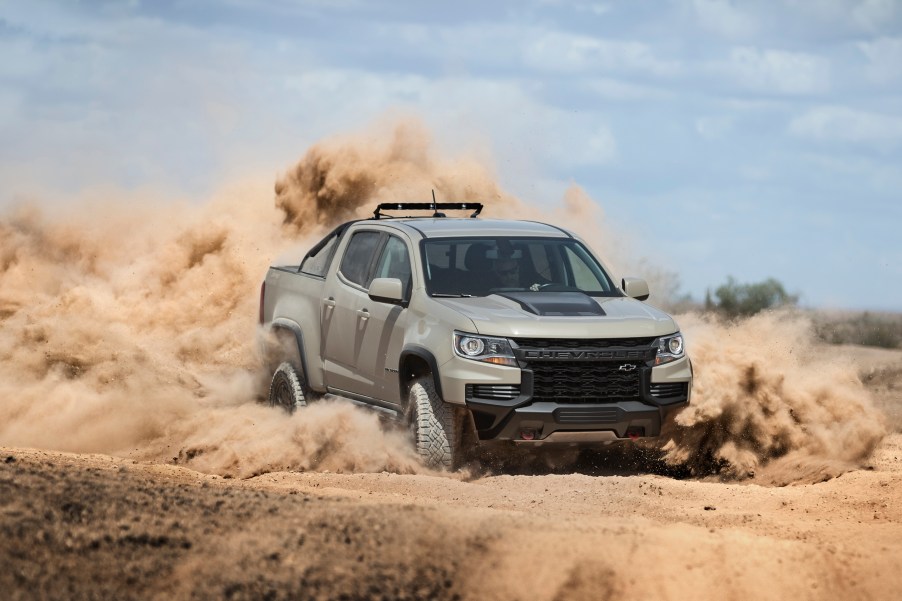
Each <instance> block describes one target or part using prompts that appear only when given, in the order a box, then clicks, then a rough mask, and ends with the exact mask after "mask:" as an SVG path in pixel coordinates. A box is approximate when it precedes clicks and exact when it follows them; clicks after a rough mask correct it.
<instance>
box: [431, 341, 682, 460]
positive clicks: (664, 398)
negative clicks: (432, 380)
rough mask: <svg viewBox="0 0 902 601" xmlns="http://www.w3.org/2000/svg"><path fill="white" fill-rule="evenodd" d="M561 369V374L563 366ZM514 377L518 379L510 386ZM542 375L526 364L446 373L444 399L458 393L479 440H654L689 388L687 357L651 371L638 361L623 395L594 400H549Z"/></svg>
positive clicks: (465, 362) (577, 441)
mask: <svg viewBox="0 0 902 601" xmlns="http://www.w3.org/2000/svg"><path fill="white" fill-rule="evenodd" d="M460 361H464V365H462V366H461V367H462V368H469V367H470V366H468V365H467V364H472V363H474V362H471V361H466V360H463V359H461V360H460ZM595 365H598V364H597V363H596V364H593V366H595ZM615 365H619V364H617V363H615ZM443 371H444V370H443ZM560 371H566V366H565V365H564V364H563V363H562V364H561V368H560ZM451 374H454V375H451ZM454 376H462V377H463V378H464V380H462V379H458V378H457V377H454ZM517 377H519V382H517V383H514V381H515V380H516V379H517ZM547 378H548V376H547V374H543V373H542V372H541V370H539V369H535V370H533V369H530V365H528V364H524V365H523V366H522V368H521V369H517V368H511V367H500V366H491V365H485V364H480V365H479V367H478V369H477V370H476V371H475V372H474V371H473V370H471V369H463V370H462V371H460V372H456V373H455V370H448V371H444V374H443V379H442V386H443V388H444V389H445V390H446V392H447V393H451V394H450V396H454V397H458V398H459V397H460V392H463V395H462V396H463V401H464V403H465V405H466V407H467V409H469V411H470V413H471V415H472V416H473V423H474V425H475V427H476V432H477V435H478V438H479V440H480V441H492V440H511V441H516V442H520V443H524V444H545V443H556V442H562V443H568V444H573V443H578V444H579V443H607V442H614V441H618V440H629V439H636V438H653V437H657V436H659V435H660V432H661V424H662V423H663V422H664V419H665V418H666V416H667V414H668V413H670V412H671V411H674V410H676V409H679V408H682V407H685V406H686V405H688V404H689V401H690V395H691V390H692V366H691V363H690V361H689V359H688V358H687V357H684V358H682V359H679V360H678V361H674V362H672V363H668V364H665V365H661V366H655V367H652V366H650V365H648V364H640V365H639V366H638V367H637V373H636V374H635V380H636V382H635V385H634V386H633V388H631V389H630V390H628V391H625V394H624V395H623V396H622V397H618V396H617V394H612V396H610V397H608V398H604V399H600V400H597V401H595V402H593V401H592V399H591V398H590V399H588V400H587V399H586V398H565V399H560V398H550V397H549V395H548V394H547V390H546V389H547V386H548V382H547ZM537 379H538V380H539V382H538V386H537V385H536V380H537ZM583 380H584V381H585V376H584V377H583ZM613 386H614V385H612V387H613ZM504 397H507V398H504ZM446 400H447V399H446ZM452 402H453V401H452ZM458 402H459V401H458Z"/></svg>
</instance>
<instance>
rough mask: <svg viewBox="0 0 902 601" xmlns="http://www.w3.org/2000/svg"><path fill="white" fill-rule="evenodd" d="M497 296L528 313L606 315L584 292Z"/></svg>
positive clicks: (564, 315) (570, 315) (550, 315)
mask: <svg viewBox="0 0 902 601" xmlns="http://www.w3.org/2000/svg"><path fill="white" fill-rule="evenodd" d="M497 296H500V297H503V298H506V299H508V300H512V301H514V302H515V303H517V304H518V305H520V306H521V307H522V308H523V310H524V311H526V312H528V313H532V314H533V315H542V316H544V317H592V316H599V315H605V312H604V310H603V309H602V308H601V306H600V305H599V304H598V303H596V302H595V300H594V299H593V298H592V297H591V296H589V295H587V294H583V293H582V292H504V293H499V294H497Z"/></svg>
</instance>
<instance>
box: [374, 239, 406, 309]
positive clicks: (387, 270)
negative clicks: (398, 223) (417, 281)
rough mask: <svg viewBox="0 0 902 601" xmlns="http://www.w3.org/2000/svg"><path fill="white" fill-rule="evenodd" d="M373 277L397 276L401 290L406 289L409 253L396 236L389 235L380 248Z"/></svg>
mask: <svg viewBox="0 0 902 601" xmlns="http://www.w3.org/2000/svg"><path fill="white" fill-rule="evenodd" d="M373 277H374V278H397V279H399V280H401V286H402V288H403V290H404V291H405V295H406V291H407V290H408V286H409V285H410V255H409V254H408V252H407V245H406V244H404V242H403V241H402V240H401V239H400V238H398V237H396V236H391V237H389V239H388V242H387V243H386V244H385V248H383V249H382V256H381V257H379V262H378V263H376V271H375V272H374V273H373Z"/></svg>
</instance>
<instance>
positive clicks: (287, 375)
mask: <svg viewBox="0 0 902 601" xmlns="http://www.w3.org/2000/svg"><path fill="white" fill-rule="evenodd" d="M304 389H305V382H304V379H303V377H302V376H301V375H300V374H299V373H298V371H297V370H296V369H295V368H294V366H293V365H292V364H291V363H288V362H287V361H286V362H285V363H282V364H280V365H279V367H277V368H276V371H275V373H274V374H273V376H272V383H271V384H270V385H269V404H270V406H272V407H281V408H283V409H284V410H285V411H287V412H288V413H293V412H294V410H295V409H297V408H298V407H304V406H306V405H307V398H306V397H305V396H304Z"/></svg>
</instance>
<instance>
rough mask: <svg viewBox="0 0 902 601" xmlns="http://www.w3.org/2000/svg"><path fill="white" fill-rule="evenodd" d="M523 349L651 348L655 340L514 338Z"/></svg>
mask: <svg viewBox="0 0 902 601" xmlns="http://www.w3.org/2000/svg"><path fill="white" fill-rule="evenodd" d="M513 340H514V342H516V343H517V346H519V347H520V348H523V349H573V348H575V349H597V348H612V347H620V348H634V347H639V346H651V343H652V342H654V340H655V338H514V339H513Z"/></svg>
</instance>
